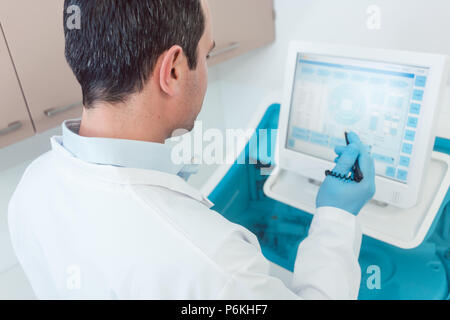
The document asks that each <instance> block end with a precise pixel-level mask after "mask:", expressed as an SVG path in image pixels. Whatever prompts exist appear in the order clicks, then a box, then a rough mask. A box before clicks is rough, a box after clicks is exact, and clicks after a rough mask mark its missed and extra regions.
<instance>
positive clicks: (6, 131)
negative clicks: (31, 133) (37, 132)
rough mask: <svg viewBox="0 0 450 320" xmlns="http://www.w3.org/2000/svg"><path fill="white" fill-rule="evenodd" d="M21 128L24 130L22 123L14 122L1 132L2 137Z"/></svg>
mask: <svg viewBox="0 0 450 320" xmlns="http://www.w3.org/2000/svg"><path fill="white" fill-rule="evenodd" d="M20 128H22V122H20V121H16V122H12V123H10V124H9V125H8V127H6V128H5V129H2V130H0V136H5V135H7V134H9V133H12V132H14V131H17V130H19V129H20Z"/></svg>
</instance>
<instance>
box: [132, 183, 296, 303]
mask: <svg viewBox="0 0 450 320" xmlns="http://www.w3.org/2000/svg"><path fill="white" fill-rule="evenodd" d="M133 190H134V192H135V193H136V195H137V196H139V197H140V199H141V200H142V201H144V202H145V203H147V204H148V205H149V206H154V207H156V210H155V211H156V212H160V213H161V214H163V215H164V218H166V219H168V221H170V222H168V223H170V224H171V225H173V226H174V228H175V229H177V230H179V232H180V234H182V235H183V237H185V238H186V241H187V242H190V243H191V244H192V246H194V247H195V248H196V249H197V251H198V252H197V254H198V255H201V256H205V259H207V260H208V261H209V263H210V264H212V265H214V266H215V268H216V272H218V273H220V274H221V275H222V276H223V280H224V282H223V283H222V284H221V286H220V288H219V290H218V291H217V292H216V294H215V296H213V297H212V298H219V299H298V296H296V295H295V294H294V293H293V292H292V291H290V290H289V289H288V288H287V287H286V286H285V285H284V284H283V282H282V281H281V280H279V279H277V278H275V277H272V276H270V275H269V273H270V272H269V262H268V261H267V260H266V259H265V258H264V256H263V255H262V252H261V250H260V246H259V242H258V240H257V238H256V236H255V235H254V234H253V233H251V232H250V231H248V230H247V229H245V228H244V227H242V226H240V225H237V224H234V223H232V222H230V221H228V220H226V219H225V218H224V217H223V216H221V215H220V214H219V213H217V212H216V211H214V210H210V209H208V208H207V207H206V206H205V205H204V204H202V203H201V202H199V201H196V200H193V199H192V198H190V197H187V196H185V195H183V194H180V193H176V194H173V193H172V192H170V191H168V190H165V189H161V188H152V187H150V188H149V187H140V186H138V187H136V186H134V187H133ZM155 195H157V196H156V197H155ZM202 276H204V274H202ZM202 281H203V279H202Z"/></svg>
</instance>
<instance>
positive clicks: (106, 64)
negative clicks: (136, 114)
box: [64, 0, 205, 108]
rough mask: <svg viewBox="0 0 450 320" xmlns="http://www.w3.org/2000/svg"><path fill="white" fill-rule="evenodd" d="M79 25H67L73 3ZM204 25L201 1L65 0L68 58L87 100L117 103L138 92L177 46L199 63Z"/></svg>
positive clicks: (193, 62)
mask: <svg viewBox="0 0 450 320" xmlns="http://www.w3.org/2000/svg"><path fill="white" fill-rule="evenodd" d="M73 5H75V6H77V7H78V8H79V11H80V18H81V23H80V28H73V29H70V28H68V26H67V24H66V21H67V19H68V18H69V16H70V13H69V12H70V10H69V12H68V10H67V9H68V8H69V7H70V6H73ZM204 30H205V16H204V12H203V9H202V4H201V1H200V0H89V1H86V0H65V5H64V33H65V40H66V49H65V54H66V59H67V62H68V63H69V65H70V67H71V68H72V70H73V72H74V74H75V76H76V78H77V79H78V82H79V83H80V85H81V88H82V92H83V104H84V106H85V107H86V108H91V107H93V105H94V104H95V103H96V102H107V103H112V104H114V103H119V102H124V101H126V99H127V97H129V96H130V95H131V94H133V93H136V92H140V91H141V90H142V89H143V87H144V85H145V83H146V81H147V80H148V79H149V78H150V77H151V75H152V72H153V69H154V67H155V64H156V62H157V61H158V58H159V57H160V55H161V54H162V53H164V52H165V51H166V50H168V49H169V48H171V47H172V46H174V45H179V46H180V47H181V48H182V49H183V51H184V54H185V55H186V58H187V62H188V65H189V68H190V69H195V68H196V65H197V47H198V43H199V41H200V39H201V37H202V34H203V32H204Z"/></svg>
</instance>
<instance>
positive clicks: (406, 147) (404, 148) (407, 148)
mask: <svg viewBox="0 0 450 320" xmlns="http://www.w3.org/2000/svg"><path fill="white" fill-rule="evenodd" d="M412 148H413V145H412V144H410V143H404V144H403V146H402V152H403V153H406V154H411V153H412Z"/></svg>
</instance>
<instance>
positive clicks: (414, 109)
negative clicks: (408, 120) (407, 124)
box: [409, 103, 420, 114]
mask: <svg viewBox="0 0 450 320" xmlns="http://www.w3.org/2000/svg"><path fill="white" fill-rule="evenodd" d="M409 113H412V114H419V113H420V104H418V103H411V107H410V108H409Z"/></svg>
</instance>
